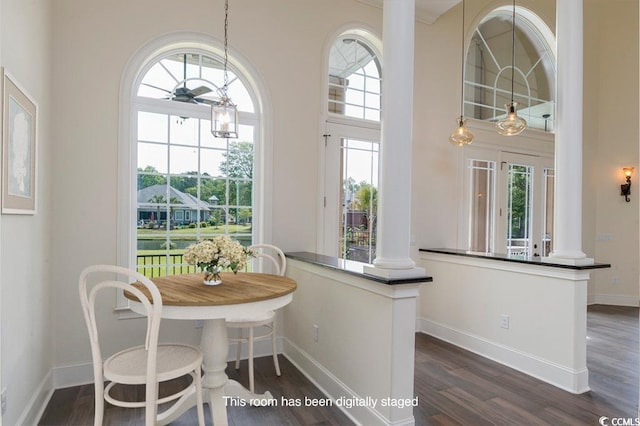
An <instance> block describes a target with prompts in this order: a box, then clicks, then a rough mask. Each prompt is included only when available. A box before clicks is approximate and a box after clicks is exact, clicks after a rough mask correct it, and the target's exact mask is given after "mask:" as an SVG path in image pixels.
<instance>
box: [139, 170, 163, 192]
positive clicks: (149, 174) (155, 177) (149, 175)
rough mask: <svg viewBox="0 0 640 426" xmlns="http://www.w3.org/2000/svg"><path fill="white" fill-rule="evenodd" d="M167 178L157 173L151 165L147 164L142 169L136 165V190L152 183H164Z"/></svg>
mask: <svg viewBox="0 0 640 426" xmlns="http://www.w3.org/2000/svg"><path fill="white" fill-rule="evenodd" d="M165 183H167V180H166V179H165V177H164V176H160V175H159V174H158V170H156V168H155V167H153V166H147V167H145V168H144V169H142V168H140V167H138V190H140V189H143V188H148V187H150V186H153V185H164V184H165Z"/></svg>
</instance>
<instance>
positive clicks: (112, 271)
mask: <svg viewBox="0 0 640 426" xmlns="http://www.w3.org/2000/svg"><path fill="white" fill-rule="evenodd" d="M134 281H138V282H139V283H141V284H142V285H143V286H144V287H146V290H147V291H148V292H149V294H150V295H151V299H152V300H151V301H150V300H149V299H148V298H147V297H146V296H145V295H144V293H143V292H142V291H140V290H139V289H138V288H136V287H134V286H133V285H132V284H130V282H134ZM94 283H95V285H94ZM88 287H91V288H90V289H89V288H88ZM107 288H116V289H121V290H125V291H127V292H128V293H130V294H133V295H134V296H135V297H136V298H137V299H138V300H139V301H140V302H141V303H142V304H143V305H144V307H145V309H146V315H147V332H146V338H145V342H144V345H142V346H136V347H132V348H129V349H125V350H122V351H120V352H118V353H116V354H114V355H111V356H110V357H108V358H107V359H106V360H104V361H103V358H102V352H101V349H100V343H99V340H98V326H97V323H96V297H97V295H98V293H99V292H100V291H101V290H104V289H107ZM107 293H109V292H107ZM109 296H110V297H113V294H112V293H110V294H109ZM80 301H81V303H82V311H83V312H84V317H85V320H86V322H87V328H88V330H89V339H90V341H91V353H92V356H93V376H94V380H95V418H94V424H95V426H99V425H102V423H103V417H104V401H105V400H106V401H107V402H109V403H110V404H113V405H116V406H119V407H126V408H140V407H145V425H146V426H151V425H156V424H163V423H166V420H165V421H163V420H164V419H165V418H166V415H167V414H168V411H169V410H170V409H171V407H170V408H169V409H168V410H165V411H163V413H160V414H158V404H164V403H166V402H171V401H176V400H177V401H176V403H179V402H181V401H182V400H183V399H186V398H187V397H188V395H189V394H190V392H191V390H192V389H194V388H195V392H196V400H197V404H198V406H197V411H198V424H199V425H204V408H203V403H202V385H201V380H200V375H201V370H202V352H201V351H200V349H199V348H197V347H194V346H190V345H185V344H181V343H176V344H158V332H159V329H160V315H161V311H162V298H161V296H160V292H159V291H158V288H157V287H156V286H155V284H154V283H153V282H151V280H149V279H148V278H146V277H145V276H143V275H141V274H139V273H137V272H135V271H131V270H128V269H126V268H121V267H118V266H111V265H95V266H90V267H88V268H86V269H85V270H83V271H82V273H81V274H80ZM187 374H189V375H190V376H191V383H190V384H189V386H187V387H186V388H184V389H182V390H180V391H179V392H177V393H175V394H173V395H168V396H165V397H163V398H161V399H158V387H159V384H160V383H161V382H165V381H167V380H172V379H176V378H179V377H182V376H186V375H187ZM105 381H107V382H109V383H108V384H107V386H106V387H105V386H104V382H105ZM118 384H120V385H145V400H144V401H141V402H130V401H122V400H119V399H117V398H116V397H114V396H113V395H111V393H110V392H111V390H112V389H113V387H114V386H116V385H118Z"/></svg>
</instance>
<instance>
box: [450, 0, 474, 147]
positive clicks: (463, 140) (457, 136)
mask: <svg viewBox="0 0 640 426" xmlns="http://www.w3.org/2000/svg"><path fill="white" fill-rule="evenodd" d="M461 40H462V42H461V44H462V46H461V49H460V50H461V52H462V53H461V55H460V56H461V58H460V81H461V84H460V118H457V119H456V125H457V127H456V130H454V132H453V133H451V135H450V136H449V142H450V143H451V144H452V145H455V146H464V145H468V144H470V143H471V142H472V141H473V133H471V132H470V131H469V129H467V126H466V123H467V120H465V118H464V62H465V58H464V0H462V35H461Z"/></svg>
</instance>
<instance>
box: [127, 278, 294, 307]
mask: <svg viewBox="0 0 640 426" xmlns="http://www.w3.org/2000/svg"><path fill="white" fill-rule="evenodd" d="M221 277H222V284H219V285H216V286H209V285H205V284H204V283H203V279H204V274H203V273H195V274H183V275H169V276H166V277H159V278H153V279H152V280H151V281H153V283H154V284H155V285H156V286H157V287H158V290H160V294H161V295H162V304H163V305H165V306H217V305H234V304H238V303H251V302H258V301H261V300H268V299H275V298H276V297H281V296H285V295H287V294H289V293H292V292H294V291H295V289H296V287H297V284H296V282H295V281H294V280H292V279H291V278H287V277H283V276H280V275H272V274H263V273H257V272H238V273H237V274H234V273H233V272H223V273H222V274H221ZM134 285H135V286H136V287H138V288H139V289H140V290H142V291H143V292H144V293H145V294H146V295H147V297H149V293H148V292H146V290H145V288H144V287H143V286H142V284H138V283H136V284H134ZM125 296H126V297H127V298H129V299H132V300H136V299H135V297H134V296H133V295H130V294H127V293H126V292H125Z"/></svg>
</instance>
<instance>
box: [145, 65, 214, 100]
mask: <svg viewBox="0 0 640 426" xmlns="http://www.w3.org/2000/svg"><path fill="white" fill-rule="evenodd" d="M182 57H183V58H184V60H183V70H184V71H183V73H184V79H183V80H182V86H178V87H176V88H175V89H173V91H170V90H167V89H164V88H162V87H158V86H154V85H152V84H149V83H142V84H144V85H145V86H149V87H152V88H154V89H157V90H161V91H163V92H166V93H167V97H166V98H165V99H170V100H172V101H177V102H185V103H189V104H207V105H211V104H215V103H217V102H216V101H214V100H212V99H206V98H202V97H200V96H202V95H204V94H205V93H209V92H211V91H212V90H211V89H210V88H209V87H207V86H199V87H196V88H195V89H189V88H188V87H187V81H188V80H196V79H195V78H192V79H188V78H187V54H186V53H185V54H184V55H182Z"/></svg>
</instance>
